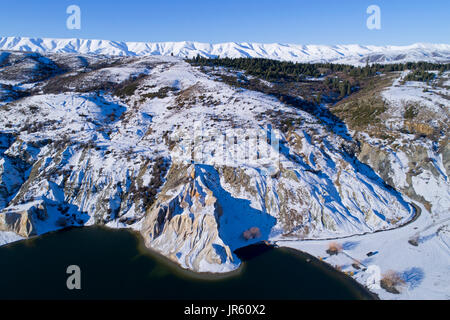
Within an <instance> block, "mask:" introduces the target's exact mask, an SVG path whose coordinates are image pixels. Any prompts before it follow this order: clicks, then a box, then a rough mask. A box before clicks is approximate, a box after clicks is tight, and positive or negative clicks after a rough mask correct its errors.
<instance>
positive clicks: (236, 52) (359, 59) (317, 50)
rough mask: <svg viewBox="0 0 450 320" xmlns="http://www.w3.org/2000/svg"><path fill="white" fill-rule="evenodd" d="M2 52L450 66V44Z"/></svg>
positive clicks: (76, 46) (16, 46) (104, 45)
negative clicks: (449, 64)
mask: <svg viewBox="0 0 450 320" xmlns="http://www.w3.org/2000/svg"><path fill="white" fill-rule="evenodd" d="M0 50H15V51H33V52H39V53H61V52H65V53H80V54H104V55H116V56H147V55H164V56H167V55H172V54H173V55H174V56H179V57H194V56H196V55H198V54H199V55H201V56H204V57H218V56H220V57H222V58H224V57H230V58H238V57H253V58H268V59H276V60H284V61H293V62H333V63H346V64H354V65H361V64H365V63H366V62H367V59H369V61H370V62H373V63H393V62H407V61H429V62H450V44H422V43H417V44H413V45H409V46H363V45H357V44H352V45H336V46H327V45H298V44H280V43H274V44H261V43H236V42H228V43H219V44H208V43H199V42H189V41H184V42H160V43H150V42H117V41H108V40H86V39H49V38H42V39H41V38H27V37H0Z"/></svg>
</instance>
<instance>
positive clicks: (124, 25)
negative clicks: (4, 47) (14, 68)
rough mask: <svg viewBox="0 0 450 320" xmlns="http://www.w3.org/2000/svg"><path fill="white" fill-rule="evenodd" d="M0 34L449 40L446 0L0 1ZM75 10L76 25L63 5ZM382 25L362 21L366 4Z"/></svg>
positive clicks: (207, 39)
mask: <svg viewBox="0 0 450 320" xmlns="http://www.w3.org/2000/svg"><path fill="white" fill-rule="evenodd" d="M0 1H1V2H2V6H1V8H2V9H1V10H0V36H29V37H52V38H87V39H108V40H117V41H148V42H156V41H183V40H189V41H200V42H212V43H219V42H228V41H236V42H247V41H248V42H264V43H273V42H280V43H299V44H350V43H359V44H375V45H384V44H395V45H405V44H411V43H415V42H430V43H450V1H448V0H427V1H417V0H410V1H405V0H389V1H384V0H370V1H365V0H342V1H338V0H333V1H331V0H307V1H305V0H278V1H276V0H271V1H268V0H226V1H225V0H224V1H219V0H164V1H163V0H125V1H115V0H109V1H106V0H90V1H87V0H70V1H66V0H53V1H50V0H41V1H36V0H14V1H11V0H0ZM71 4H76V5H78V6H79V7H80V8H81V13H82V17H81V23H82V25H81V30H68V29H67V28H66V19H67V17H68V14H66V8H67V7H68V6H69V5H71ZM372 4H375V5H378V6H379V7H380V8H381V30H369V29H368V28H367V27H366V20H367V18H368V16H369V15H368V14H367V13H366V9H367V7H368V6H369V5H372Z"/></svg>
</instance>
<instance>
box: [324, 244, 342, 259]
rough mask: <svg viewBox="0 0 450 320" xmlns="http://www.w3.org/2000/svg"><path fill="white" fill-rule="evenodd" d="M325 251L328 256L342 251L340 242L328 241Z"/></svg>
mask: <svg viewBox="0 0 450 320" xmlns="http://www.w3.org/2000/svg"><path fill="white" fill-rule="evenodd" d="M326 252H327V253H328V254H329V255H330V256H332V255H335V254H338V253H340V252H342V245H341V244H340V243H337V242H330V243H329V244H328V249H327V250H326Z"/></svg>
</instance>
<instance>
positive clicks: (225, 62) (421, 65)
mask: <svg viewBox="0 0 450 320" xmlns="http://www.w3.org/2000/svg"><path fill="white" fill-rule="evenodd" d="M187 61H188V62H189V63H191V64H192V65H195V66H208V67H225V68H230V69H238V70H243V71H245V72H246V73H247V74H248V75H252V76H255V77H259V78H262V79H265V80H268V81H280V80H286V81H302V80H305V79H306V78H307V77H315V78H318V77H321V76H327V75H329V74H333V73H335V72H344V73H346V74H348V75H350V76H352V77H354V78H358V77H361V78H362V77H370V76H374V75H376V74H377V73H384V72H392V71H404V70H413V71H417V72H422V73H423V74H424V72H425V71H430V70H438V71H440V72H445V71H448V70H450V64H449V63H447V64H440V63H430V62H407V63H395V64H372V65H369V64H366V66H364V67H355V66H351V65H345V64H333V63H293V62H287V61H278V60H271V59H264V58H215V59H210V58H205V57H201V56H199V55H197V56H196V57H195V58H193V59H187ZM422 73H421V74H422ZM331 85H336V86H339V85H338V84H336V83H335V84H333V83H331ZM342 86H345V84H344V85H341V87H342ZM344 90H345V88H344Z"/></svg>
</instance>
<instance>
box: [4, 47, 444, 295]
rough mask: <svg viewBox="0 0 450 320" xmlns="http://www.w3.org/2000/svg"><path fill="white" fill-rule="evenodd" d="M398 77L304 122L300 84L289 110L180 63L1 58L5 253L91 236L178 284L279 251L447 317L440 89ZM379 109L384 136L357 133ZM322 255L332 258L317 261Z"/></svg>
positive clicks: (377, 79) (437, 83)
mask: <svg viewBox="0 0 450 320" xmlns="http://www.w3.org/2000/svg"><path fill="white" fill-rule="evenodd" d="M54 44H55V43H54ZM41 45H42V44H41ZM46 45H48V46H50V47H51V46H52V42H51V41H50V42H48V43H47V44H46ZM55 45H56V44H55ZM80 45H81V44H80ZM97 47H98V48H99V49H98V50H100V51H101V50H102V49H100V47H103V45H99V44H97ZM36 48H37V47H36ZM36 48H35V49H36ZM93 48H94V47H93V45H92V44H91V45H90V46H87V44H86V50H93ZM22 49H23V50H25V48H22ZM28 49H32V48H28ZM28 49H27V50H28ZM53 50H54V51H58V50H60V49H58V48H56V47H55V48H53ZM118 50H119V49H118ZM94 51H95V50H94ZM119 51H120V50H119ZM119 51H117V52H119ZM406 74H407V71H405V72H403V73H395V72H391V73H389V74H381V75H374V76H373V77H372V78H371V80H372V82H373V85H372V86H370V87H368V88H369V89H368V90H369V93H366V92H365V91H364V89H361V90H360V91H359V92H356V93H353V94H351V95H350V96H349V97H348V98H347V99H343V100H341V101H340V102H343V104H341V105H340V106H339V104H338V105H333V106H330V105H325V104H321V105H319V104H317V103H316V104H314V105H313V106H311V105H308V104H307V101H306V100H305V99H304V98H308V97H307V96H306V95H310V96H311V95H313V96H314V94H315V91H308V90H306V89H305V91H304V92H305V94H302V95H301V96H305V97H304V98H302V97H301V96H300V95H299V94H296V92H297V91H295V90H294V89H295V88H297V87H298V86H300V85H301V84H300V83H298V82H297V83H295V88H292V87H290V88H287V90H289V91H292V94H296V96H295V98H296V99H295V100H293V99H290V100H289V99H287V98H286V99H285V96H281V95H279V96H278V97H277V95H276V94H270V93H267V92H264V91H262V90H259V91H258V88H261V87H264V86H268V87H270V88H271V90H272V89H273V90H275V89H276V88H277V87H276V86H277V83H269V82H268V81H263V82H258V85H255V86H254V88H253V89H250V88H244V87H239V86H238V85H229V82H226V79H227V78H226V76H228V77H231V76H233V75H234V76H235V77H236V79H238V80H239V81H242V82H250V80H255V79H250V76H248V75H245V74H243V73H242V72H240V71H236V70H229V69H226V68H208V67H205V68H202V67H196V66H193V65H191V64H189V63H188V62H186V61H185V60H183V59H181V58H178V57H170V56H169V57H163V56H152V57H148V56H144V57H134V56H133V57H129V56H126V57H117V56H115V57H106V56H99V55H87V54H79V53H77V54H73V53H71V54H61V53H51V54H38V53H24V52H10V51H5V52H0V245H2V244H5V243H9V242H12V241H17V240H20V239H23V238H27V237H31V236H35V235H40V234H43V233H46V232H49V231H52V230H57V229H62V228H65V227H68V226H83V225H93V224H100V225H106V226H108V227H112V228H132V229H134V230H136V231H138V232H140V233H141V235H142V237H143V238H144V240H145V244H146V245H147V246H148V247H149V248H152V249H154V250H157V251H159V252H160V253H161V254H163V255H165V256H167V257H168V258H170V259H172V260H173V261H175V262H176V263H178V264H179V265H181V266H182V267H184V268H188V269H192V270H195V271H212V272H226V271H230V270H233V269H236V268H237V267H238V266H239V264H240V261H239V259H238V257H237V256H236V255H235V253H234V250H235V249H237V248H240V247H242V246H246V245H248V244H251V243H255V242H259V241H262V240H269V241H278V243H279V244H281V245H288V246H292V247H296V248H300V249H302V250H305V251H307V252H310V253H312V254H314V255H316V256H317V257H319V256H320V257H322V258H324V259H326V262H328V263H330V264H332V265H334V266H338V267H339V268H340V269H341V270H342V271H344V272H349V274H350V273H351V274H352V275H353V276H354V277H355V279H357V280H358V281H360V282H361V283H363V284H364V283H365V281H366V279H367V278H368V276H369V273H368V272H365V270H364V269H365V268H366V267H368V266H369V265H371V264H376V265H378V266H379V267H380V268H381V269H382V271H383V272H385V271H386V270H389V269H394V270H395V271H399V272H403V274H404V275H405V286H408V287H407V288H406V289H405V290H404V291H402V295H401V297H409V298H426V297H429V296H431V297H433V298H447V299H448V289H447V288H448V283H449V281H448V276H447V273H448V272H447V271H448V265H449V263H450V262H449V259H450V254H449V248H450V247H449V243H450V242H449V239H450V237H449V234H450V231H449V227H448V221H449V219H450V216H449V212H450V209H449V208H450V183H449V179H448V175H449V172H450V160H449V159H450V144H448V141H449V139H448V137H449V133H448V122H449V119H450V115H449V114H448V112H449V105H450V104H449V103H448V101H449V97H450V91H449V90H450V88H449V87H448V86H447V83H448V81H449V79H450V73H449V72H448V71H446V72H442V73H441V72H436V74H437V76H436V79H435V80H433V82H432V83H428V84H426V83H419V82H416V81H406V82H404V81H403V80H404V77H405V76H406ZM247 76H248V79H247ZM330 76H332V75H330ZM394 79H395V81H394ZM391 80H392V81H391ZM319 82H320V80H316V81H309V82H308V81H307V82H305V83H304V84H303V85H305V86H307V87H306V88H310V87H311V86H316V87H321V86H322V85H321V83H319ZM234 83H236V82H234ZM288 85H289V83H288V84H286V86H288ZM378 85H379V86H381V87H382V88H380V89H379V90H380V92H378V93H377V91H376V87H377V86H378ZM322 87H323V86H322ZM313 89H314V88H313ZM324 90H325V89H324ZM330 90H331V89H330ZM311 92H312V93H311ZM331 94H332V91H330V92H329V93H328V94H327V95H328V96H331ZM378 94H379V95H380V97H379V99H384V103H383V104H382V111H380V113H379V117H380V119H378V121H375V120H377V119H373V120H374V121H369V122H368V125H367V126H362V124H361V127H358V128H355V129H356V130H354V129H353V128H352V124H353V122H354V121H352V119H353V120H354V114H355V113H356V114H357V113H358V112H359V114H362V117H363V118H364V117H370V116H372V115H374V114H375V115H377V114H378V113H377V112H376V111H377V110H376V109H374V110H372V109H370V108H371V107H372V105H374V106H375V107H376V106H377V105H378V104H380V102H379V101H377V100H376V99H375V97H376V96H377V95H378ZM364 95H366V96H370V99H373V100H368V104H369V107H370V108H369V109H368V111H367V112H366V113H364V112H362V111H364V110H365V109H364V106H365V105H364V103H363V102H364V99H366V98H365V97H364ZM359 96H361V98H357V97H359ZM354 97H355V98H354ZM292 101H296V102H299V103H300V102H301V103H300V104H293V103H292ZM359 104H361V106H359ZM365 107H366V108H367V106H365ZM330 110H331V111H333V112H335V113H336V114H337V115H339V116H340V117H341V118H337V117H336V116H333V115H334V114H333V113H331V112H330ZM348 110H350V111H351V110H355V112H351V113H352V114H351V115H346V112H347V111H348ZM361 112H362V113H361ZM356 123H358V122H356ZM362 123H363V124H364V123H365V122H362ZM267 155H270V157H267ZM272 155H275V157H272ZM419 214H420V215H419ZM411 238H412V239H411ZM330 239H332V240H330ZM409 240H413V241H412V243H413V244H411V243H410V242H409ZM330 241H338V242H340V243H342V245H343V248H344V250H345V252H343V254H338V255H334V256H331V255H328V254H327V253H326V248H327V246H328V244H329V242H330ZM369 251H373V252H377V253H378V254H376V255H374V256H371V257H368V256H366V254H367V252H369ZM349 256H350V258H349ZM352 257H353V258H355V260H353V258H352ZM430 258H431V259H433V263H429V261H430ZM411 270H412V271H411ZM411 279H412V280H411ZM376 292H377V293H378V294H380V295H381V297H382V298H393V297H396V296H394V295H393V294H391V293H388V292H386V291H384V290H382V289H378V291H376Z"/></svg>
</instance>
